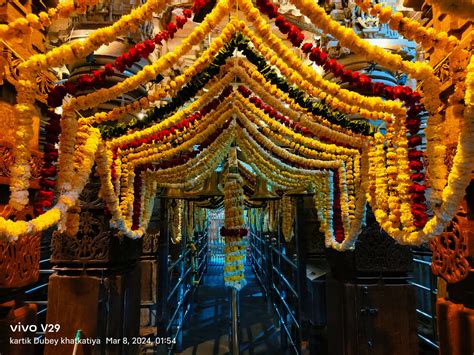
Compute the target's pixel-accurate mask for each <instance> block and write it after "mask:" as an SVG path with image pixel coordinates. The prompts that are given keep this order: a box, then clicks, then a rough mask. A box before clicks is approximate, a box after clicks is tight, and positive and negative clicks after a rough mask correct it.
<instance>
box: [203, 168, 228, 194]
mask: <svg viewBox="0 0 474 355" xmlns="http://www.w3.org/2000/svg"><path fill="white" fill-rule="evenodd" d="M219 175H220V174H219V173H218V172H217V171H214V172H213V173H212V174H211V176H209V177H208V178H207V179H206V181H205V182H204V185H203V187H202V189H201V191H198V192H197V193H196V195H197V196H199V197H214V196H224V192H223V191H222V189H221V188H220V187H219Z"/></svg>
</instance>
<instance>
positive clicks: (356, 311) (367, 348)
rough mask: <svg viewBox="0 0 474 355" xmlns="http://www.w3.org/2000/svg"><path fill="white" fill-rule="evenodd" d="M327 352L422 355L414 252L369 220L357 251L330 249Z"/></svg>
mask: <svg viewBox="0 0 474 355" xmlns="http://www.w3.org/2000/svg"><path fill="white" fill-rule="evenodd" d="M327 256H328V261H329V264H330V266H331V272H330V275H329V277H328V281H327V331H328V344H329V349H330V351H329V353H330V354H334V355H352V354H354V355H356V354H357V355H365V354H367V355H368V354H387V355H398V354H406V355H416V354H418V339H417V322H416V310H415V306H416V302H415V291H414V289H413V287H412V286H411V285H409V284H408V282H407V280H408V272H410V271H411V270H412V255H411V251H410V248H409V247H407V246H401V245H398V244H396V243H395V241H394V240H393V239H392V238H390V237H389V236H388V235H387V234H386V233H384V232H382V231H381V228H380V226H379V225H378V224H377V223H376V222H375V221H373V220H372V221H371V222H370V223H369V224H368V226H367V227H365V228H364V230H363V231H362V233H361V235H360V236H359V239H358V241H357V243H356V247H355V250H354V251H350V252H343V253H341V252H337V251H334V250H332V249H331V250H327Z"/></svg>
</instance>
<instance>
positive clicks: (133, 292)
mask: <svg viewBox="0 0 474 355" xmlns="http://www.w3.org/2000/svg"><path fill="white" fill-rule="evenodd" d="M98 191H99V184H97V183H89V184H88V185H87V186H86V188H85V189H84V191H83V192H82V194H81V196H80V207H81V212H80V218H81V220H80V226H79V231H78V233H77V234H76V235H73V236H67V235H61V234H59V233H58V232H55V233H54V234H53V239H52V249H53V252H52V256H51V263H52V264H53V265H55V270H56V271H57V273H56V274H53V275H52V276H51V277H50V280H49V292H48V313H47V323H49V324H59V326H60V329H59V331H58V332H56V333H47V334H46V339H47V340H54V339H59V344H57V345H46V347H45V354H46V355H56V354H58V355H59V354H68V353H72V351H73V349H74V344H71V343H70V342H61V340H62V339H63V338H66V339H74V338H75V337H76V336H77V335H78V333H77V331H78V330H81V333H80V338H81V339H84V340H86V341H89V344H80V345H79V346H78V348H77V354H91V353H92V352H93V353H97V354H135V353H137V352H138V345H136V344H135V345H134V344H131V345H127V344H125V343H124V341H122V339H123V338H127V339H128V340H131V337H133V336H138V334H139V325H140V266H139V263H138V258H139V256H140V252H141V244H142V241H141V240H131V239H129V238H126V237H121V236H119V235H117V233H116V232H114V231H112V230H111V229H110V228H109V219H110V216H107V215H105V211H104V204H103V202H102V201H101V200H100V199H99V198H98V197H97V196H98ZM107 338H109V339H110V338H113V339H118V340H120V341H118V342H115V341H107ZM92 340H93V341H95V345H92V344H90V342H91V341H92Z"/></svg>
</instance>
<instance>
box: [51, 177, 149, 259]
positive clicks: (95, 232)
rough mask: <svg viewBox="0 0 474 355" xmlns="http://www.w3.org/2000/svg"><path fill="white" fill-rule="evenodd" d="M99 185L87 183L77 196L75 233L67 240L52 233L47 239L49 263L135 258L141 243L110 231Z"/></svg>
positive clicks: (61, 235)
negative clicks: (78, 212) (76, 229)
mask: <svg viewBox="0 0 474 355" xmlns="http://www.w3.org/2000/svg"><path fill="white" fill-rule="evenodd" d="M99 188H100V185H99V184H98V183H89V184H87V185H86V188H85V189H84V190H83V192H82V193H81V196H80V202H81V213H80V224H79V231H78V233H77V234H76V235H74V236H67V235H64V234H61V233H59V232H58V231H55V232H54V233H53V236H52V238H51V246H52V254H51V261H52V262H53V263H110V262H117V261H123V260H130V259H135V258H138V255H139V247H140V246H141V241H137V240H131V239H129V238H126V237H122V236H119V235H118V233H117V232H116V231H113V230H111V229H110V226H109V220H110V216H107V215H106V214H105V211H104V203H103V201H102V200H101V199H100V198H99V197H98V196H99Z"/></svg>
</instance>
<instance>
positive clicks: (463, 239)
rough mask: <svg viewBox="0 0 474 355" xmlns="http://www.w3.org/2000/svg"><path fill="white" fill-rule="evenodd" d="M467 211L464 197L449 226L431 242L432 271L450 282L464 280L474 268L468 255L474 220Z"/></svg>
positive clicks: (473, 237) (473, 238)
mask: <svg viewBox="0 0 474 355" xmlns="http://www.w3.org/2000/svg"><path fill="white" fill-rule="evenodd" d="M467 212H468V211H467V202H466V199H464V201H463V203H462V204H461V207H460V208H459V211H458V213H457V214H456V216H454V218H453V220H452V221H451V223H450V224H449V226H448V228H446V230H445V231H444V232H443V233H442V234H441V235H440V236H438V237H436V238H434V239H433V240H432V241H431V243H430V248H431V250H432V251H433V257H432V261H431V271H432V272H433V274H435V275H438V276H440V277H442V278H443V279H445V280H446V281H447V282H449V283H455V282H459V281H461V280H464V279H465V278H466V277H467V276H468V275H469V271H470V270H472V268H471V266H470V265H469V261H468V259H467V257H468V256H469V251H468V242H469V240H474V220H470V219H468V218H467Z"/></svg>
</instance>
